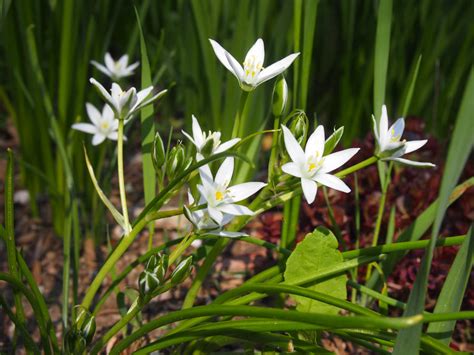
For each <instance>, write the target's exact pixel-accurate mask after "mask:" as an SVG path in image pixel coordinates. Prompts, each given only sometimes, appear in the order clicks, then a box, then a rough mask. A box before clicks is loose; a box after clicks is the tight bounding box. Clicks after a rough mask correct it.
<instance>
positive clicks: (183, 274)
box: [171, 255, 193, 285]
mask: <svg viewBox="0 0 474 355" xmlns="http://www.w3.org/2000/svg"><path fill="white" fill-rule="evenodd" d="M192 267H193V256H192V255H191V256H188V257H187V258H186V259H184V260H183V261H181V262H180V263H179V264H178V266H176V269H174V271H173V273H172V274H171V283H173V284H174V285H177V284H180V283H181V282H183V281H184V280H185V279H186V278H187V277H188V276H189V274H190V273H191V270H192Z"/></svg>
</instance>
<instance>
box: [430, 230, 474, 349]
mask: <svg viewBox="0 0 474 355" xmlns="http://www.w3.org/2000/svg"><path fill="white" fill-rule="evenodd" d="M473 256H474V228H473V227H472V226H471V229H470V230H469V233H468V236H467V237H466V239H465V240H464V243H463V244H462V246H461V248H460V249H459V252H458V254H457V255H456V259H454V263H453V265H452V266H451V269H450V270H449V274H448V277H447V278H446V281H445V282H444V285H443V288H442V290H441V293H440V295H439V297H438V300H437V301H436V307H435V309H434V312H433V313H435V314H438V313H448V312H457V311H459V310H460V308H461V303H462V300H463V297H464V292H466V287H467V283H468V281H469V277H470V276H471V269H472V265H473V262H474V258H473ZM455 325H456V321H450V322H439V323H431V324H430V325H429V327H428V334H429V335H431V336H432V337H434V338H436V339H438V340H441V341H442V342H443V343H445V344H446V345H449V342H450V340H451V334H452V332H453V330H454V326H455Z"/></svg>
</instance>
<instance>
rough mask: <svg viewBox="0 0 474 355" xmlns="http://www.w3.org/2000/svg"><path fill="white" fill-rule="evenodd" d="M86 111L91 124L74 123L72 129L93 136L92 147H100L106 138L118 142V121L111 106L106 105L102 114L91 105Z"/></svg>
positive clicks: (87, 105) (87, 104)
mask: <svg viewBox="0 0 474 355" xmlns="http://www.w3.org/2000/svg"><path fill="white" fill-rule="evenodd" d="M86 111H87V115H88V116H89V119H90V121H91V122H92V124H90V123H74V124H73V125H72V128H74V129H77V130H78V131H82V132H86V133H90V134H93V135H94V136H93V137H92V145H99V144H100V143H102V142H103V141H104V140H105V139H106V138H108V139H111V140H114V141H116V140H117V135H118V132H117V130H118V123H119V122H118V120H117V119H115V117H114V112H113V111H112V109H111V108H110V106H109V105H107V104H105V105H104V108H103V109H102V113H100V111H99V110H98V109H97V108H96V107H95V106H93V105H91V104H90V103H86ZM124 139H126V137H124Z"/></svg>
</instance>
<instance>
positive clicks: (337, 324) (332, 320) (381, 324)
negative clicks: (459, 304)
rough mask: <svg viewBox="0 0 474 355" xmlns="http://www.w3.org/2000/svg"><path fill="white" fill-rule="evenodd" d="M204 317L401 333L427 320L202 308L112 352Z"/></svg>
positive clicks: (161, 321)
mask: <svg viewBox="0 0 474 355" xmlns="http://www.w3.org/2000/svg"><path fill="white" fill-rule="evenodd" d="M203 316H247V317H257V318H270V319H281V320H290V321H298V322H304V323H309V324H315V325H322V326H324V327H326V328H363V329H380V328H394V329H400V328H405V327H409V326H412V325H414V324H418V323H419V322H421V321H422V320H423V318H422V316H421V315H416V316H412V317H399V318H386V317H367V316H353V317H341V316H339V315H327V314H318V313H306V312H296V311H287V310H282V309H278V308H267V307H256V306H226V305H214V306H198V307H194V308H190V309H185V310H181V311H176V312H173V313H169V314H167V315H164V316H162V317H160V318H158V319H155V320H152V321H151V322H149V323H147V324H145V325H143V326H142V327H141V328H140V329H139V330H137V331H136V332H134V333H132V334H131V335H130V336H128V337H126V338H125V339H123V340H122V341H120V342H119V343H118V344H117V345H116V346H115V347H114V348H113V349H112V351H111V352H110V354H111V355H113V354H120V352H121V351H123V350H124V349H126V348H127V347H128V346H129V345H130V344H131V343H133V342H134V341H136V340H137V339H139V338H140V337H142V336H143V335H145V334H147V333H149V332H151V331H152V330H154V329H157V328H160V327H162V326H163V325H166V324H170V323H173V322H176V321H179V320H184V319H190V318H197V317H203Z"/></svg>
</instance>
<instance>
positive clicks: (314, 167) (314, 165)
mask: <svg viewBox="0 0 474 355" xmlns="http://www.w3.org/2000/svg"><path fill="white" fill-rule="evenodd" d="M314 169H316V164H315V163H310V164H309V168H308V171H311V170H314Z"/></svg>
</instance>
